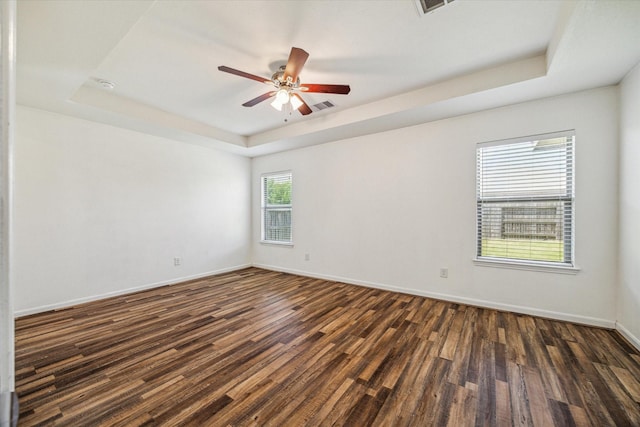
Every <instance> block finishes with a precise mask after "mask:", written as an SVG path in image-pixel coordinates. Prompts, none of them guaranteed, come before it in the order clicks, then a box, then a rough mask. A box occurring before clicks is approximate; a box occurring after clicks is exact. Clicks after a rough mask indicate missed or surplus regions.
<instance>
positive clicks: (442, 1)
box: [415, 0, 454, 15]
mask: <svg viewBox="0 0 640 427" xmlns="http://www.w3.org/2000/svg"><path fill="white" fill-rule="evenodd" d="M415 1H416V6H418V13H420V15H426V14H427V13H430V12H433V11H434V10H436V9H437V8H439V7H441V6H445V5H447V4H449V3H451V2H452V1H454V0H415Z"/></svg>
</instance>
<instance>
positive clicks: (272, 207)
mask: <svg viewBox="0 0 640 427" xmlns="http://www.w3.org/2000/svg"><path fill="white" fill-rule="evenodd" d="M261 181H262V241H263V242H269V243H292V240H291V172H278V173H272V174H267V175H262V179H261Z"/></svg>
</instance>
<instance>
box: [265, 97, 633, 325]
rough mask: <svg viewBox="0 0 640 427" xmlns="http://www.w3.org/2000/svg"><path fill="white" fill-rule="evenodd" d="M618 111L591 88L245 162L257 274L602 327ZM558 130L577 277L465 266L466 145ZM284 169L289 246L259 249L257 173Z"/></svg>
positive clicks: (612, 264)
mask: <svg viewBox="0 0 640 427" xmlns="http://www.w3.org/2000/svg"><path fill="white" fill-rule="evenodd" d="M618 102H619V99H618V90H617V88H616V87H608V88H601V89H595V90H590V91H585V92H580V93H575V94H571V95H566V96H560V97H555V98H549V99H543V100H538V101H533V102H528V103H524V104H518V105H514V106H509V107H504V108H500V109H495V110H489V111H484V112H480V113H476V114H471V115H467V116H461V117H457V118H452V119H447V120H442V121H438V122H433V123H427V124H423V125H419V126H414V127H410V128H404V129H399V130H394V131H389V132H386V133H381V134H375V135H369V136H363V137H358V138H353V139H349V140H343V141H338V142H335V143H331V144H324V145H319V146H314V147H309V148H303V149H299V150H293V151H288V152H284V153H279V154H274V155H270V156H265V157H260V158H256V159H254V161H253V163H252V171H253V178H252V200H253V203H254V209H253V210H254V218H253V237H252V242H253V261H254V264H255V265H259V266H265V267H269V268H273V269H277V270H283V271H291V272H300V273H304V274H308V275H312V276H318V277H325V278H335V279H338V280H343V281H347V282H352V283H360V284H368V285H372V286H380V287H385V288H391V289H400V290H406V291H407V292H410V293H416V294H422V295H430V296H436V297H442V298H446V299H450V300H455V301H461V302H468V303H477V304H479V305H485V306H491V307H496V308H505V309H510V310H514V311H520V312H525V313H532V314H540V315H544V316H550V317H556V318H561V319H567V320H573V321H578V322H584V323H590V324H595V325H602V326H608V327H613V326H614V321H615V318H616V315H615V306H616V302H615V286H616V280H617V276H616V275H617V273H616V272H617V248H618V239H617V229H618V228H617V219H618V209H617V179H618V178H617V162H618V150H617V147H618V144H617V140H618V107H619V104H618ZM567 129H575V130H576V169H577V172H576V237H575V238H576V261H577V264H578V266H579V267H581V271H580V272H579V273H578V274H576V275H565V274H557V273H544V272H533V271H520V270H513V269H502V268H494V267H480V266H475V265H474V264H473V262H472V259H473V258H474V255H475V144H476V143H478V142H483V141H491V140H497V139H504V138H511V137H518V136H526V135H533V134H540V133H546V132H553V131H560V130H567ZM287 169H291V170H293V215H294V216H293V239H294V246H293V247H282V246H272V245H264V244H260V243H259V239H260V236H259V233H260V218H259V215H258V214H257V212H258V210H259V206H260V205H259V199H260V186H259V176H260V174H261V173H265V172H271V171H280V170H287ZM636 201H637V199H636ZM636 206H637V205H636ZM305 253H308V254H309V256H310V260H309V261H305ZM637 264H638V263H636V265H637ZM440 267H447V268H449V278H448V279H442V278H440V277H439V268H440ZM636 290H637V287H636Z"/></svg>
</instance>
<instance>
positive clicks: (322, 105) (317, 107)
mask: <svg viewBox="0 0 640 427" xmlns="http://www.w3.org/2000/svg"><path fill="white" fill-rule="evenodd" d="M335 106H336V105H335V104H334V103H333V102H331V101H324V102H319V103H317V104H314V105H312V106H311V107H312V108H313V109H314V110H315V111H320V110H325V109H327V108H331V107H335Z"/></svg>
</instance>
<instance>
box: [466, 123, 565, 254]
mask: <svg viewBox="0 0 640 427" xmlns="http://www.w3.org/2000/svg"><path fill="white" fill-rule="evenodd" d="M574 140H575V135H574V133H573V132H562V133H556V134H547V135H538V136H534V137H530V138H518V139H514V140H508V141H500V142H493V143H486V144H479V145H478V146H477V150H476V154H477V169H476V174H477V176H476V182H477V195H476V202H477V256H478V257H479V258H500V259H509V260H523V261H537V262H547V263H560V264H565V265H573V253H574V250H573V225H574V221H573V218H574V179H573V176H574V175H573V169H574V166H573V165H574Z"/></svg>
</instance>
